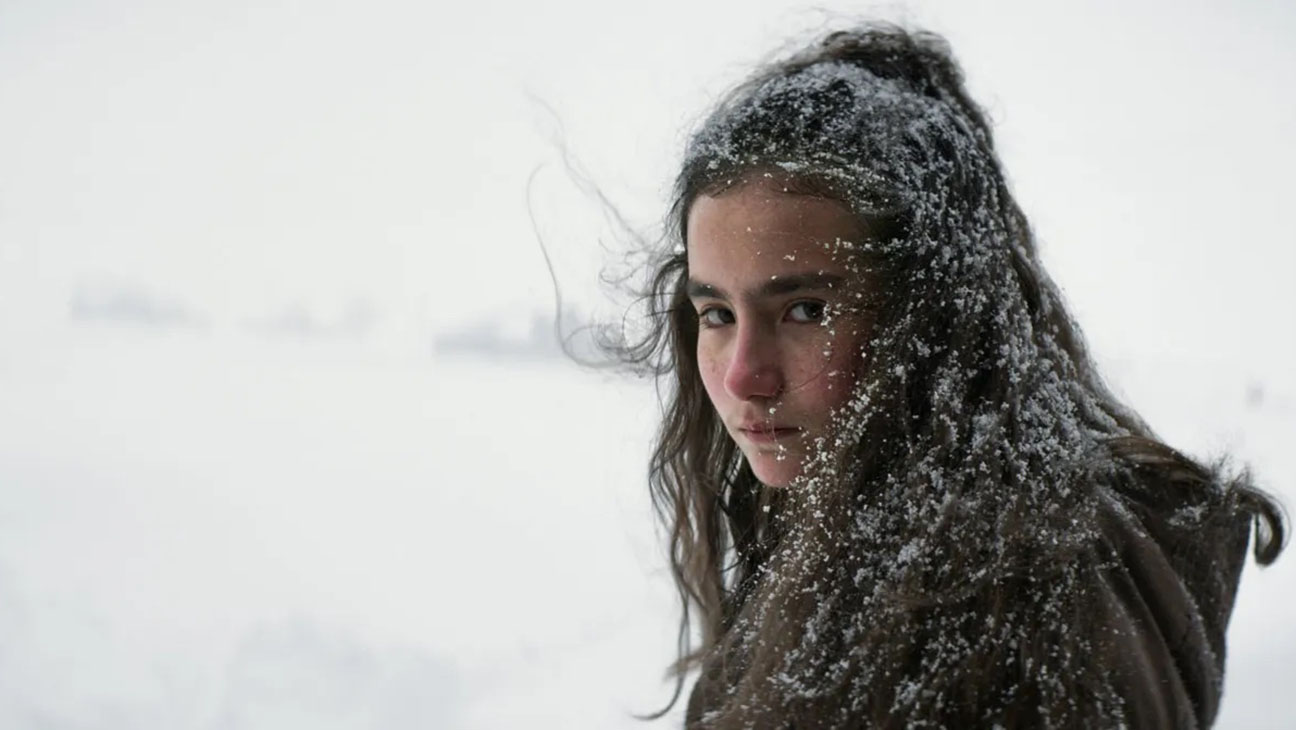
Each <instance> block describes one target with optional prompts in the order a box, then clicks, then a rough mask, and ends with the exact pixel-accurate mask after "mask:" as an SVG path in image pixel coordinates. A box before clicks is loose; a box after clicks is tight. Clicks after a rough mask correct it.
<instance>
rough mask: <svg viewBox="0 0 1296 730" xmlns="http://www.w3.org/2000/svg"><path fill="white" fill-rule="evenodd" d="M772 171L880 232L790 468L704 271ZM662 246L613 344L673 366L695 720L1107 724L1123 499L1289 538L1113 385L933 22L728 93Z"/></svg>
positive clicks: (626, 353) (679, 567)
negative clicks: (702, 236) (823, 430)
mask: <svg viewBox="0 0 1296 730" xmlns="http://www.w3.org/2000/svg"><path fill="white" fill-rule="evenodd" d="M759 170H777V171H780V174H782V175H784V176H785V177H787V178H788V179H790V180H793V181H797V183H798V184H800V185H803V186H805V187H807V188H810V189H813V190H814V191H816V192H817V193H818V194H823V195H827V196H831V197H834V198H836V199H838V200H840V201H842V202H844V203H846V204H847V205H849V206H850V207H851V209H852V210H853V211H855V213H856V214H857V215H858V216H859V217H860V218H861V220H862V221H864V222H865V223H866V226H865V227H866V229H867V230H869V231H871V232H873V233H874V234H875V235H874V236H873V238H872V239H871V240H870V241H868V242H867V244H866V245H865V246H864V248H865V249H866V253H867V254H868V256H869V257H870V260H872V261H875V262H876V266H873V267H870V269H871V270H870V274H869V276H870V279H869V282H868V283H869V285H870V286H869V289H870V290H871V291H873V292H875V301H872V302H870V305H871V306H874V307H876V309H877V312H878V316H877V318H876V322H875V324H874V329H873V333H872V335H871V337H870V338H869V340H868V343H867V345H866V346H865V348H866V354H867V358H866V360H865V365H864V368H863V371H862V372H861V373H860V374H859V378H858V384H857V386H856V390H855V393H854V398H853V399H852V401H851V403H849V404H848V405H847V406H846V407H844V408H843V409H841V412H840V413H837V414H835V416H834V417H835V419H836V420H835V429H834V433H835V438H833V439H832V440H831V442H830V443H823V444H821V447H822V448H820V449H819V450H818V453H817V454H816V456H814V457H813V458H811V459H810V460H809V461H808V462H807V463H806V464H805V465H804V473H803V476H802V477H801V478H800V479H799V480H798V481H797V482H796V483H795V484H794V485H793V486H792V487H790V488H787V489H779V490H776V489H770V488H766V487H764V486H763V485H761V484H760V483H759V481H758V480H757V479H756V478H755V476H754V475H753V473H752V471H751V469H750V468H749V467H748V466H747V464H746V463H745V462H744V460H743V458H742V455H741V453H740V452H739V450H738V449H737V447H736V446H735V444H734V442H733V441H732V440H731V439H730V438H729V436H728V435H727V434H726V432H725V430H724V427H723V425H722V424H721V422H720V420H719V419H718V417H717V415H716V413H715V411H714V409H713V408H712V406H711V404H710V402H709V401H708V399H707V395H706V393H705V391H704V390H703V387H702V383H701V378H700V376H699V371H698V362H697V355H696V347H697V335H698V329H697V317H696V314H695V313H694V312H693V309H692V307H691V306H690V304H689V301H688V299H687V297H686V294H685V282H686V280H687V278H688V259H687V255H686V250H687V245H688V242H687V240H685V235H684V234H685V231H686V230H687V226H686V225H685V224H686V221H687V217H688V213H689V208H690V205H691V204H692V202H693V201H694V200H695V199H696V198H697V197H698V196H699V195H701V194H714V193H716V192H717V191H719V190H722V189H723V188H725V187H726V186H729V185H733V184H735V183H736V181H740V180H741V179H743V177H744V176H745V175H749V174H751V172H752V171H759ZM650 270H651V276H650V279H649V280H648V282H647V284H646V295H645V297H644V299H643V302H644V303H646V304H647V306H648V308H649V311H650V314H651V315H652V316H651V317H650V319H649V322H650V327H649V330H648V331H647V332H646V333H645V334H643V335H642V336H641V337H638V338H632V339H630V340H628V341H627V340H626V339H621V340H620V341H618V342H615V343H613V344H611V345H610V347H611V348H612V349H613V350H614V352H615V353H616V355H617V356H618V357H619V358H620V359H621V360H622V361H623V362H626V363H629V364H631V365H634V366H636V367H640V368H643V369H645V370H648V371H650V372H652V373H654V374H656V375H657V376H659V378H660V380H659V382H660V383H661V384H662V385H663V386H664V387H663V390H662V394H663V407H664V413H663V419H662V423H661V426H660V429H659V431H658V436H657V440H656V443H655V447H654V449H653V451H652V456H651V460H650V464H649V482H650V485H651V489H652V496H653V501H654V505H655V508H656V511H657V515H658V517H659V519H660V521H661V522H662V524H663V526H664V527H665V530H666V534H667V535H668V539H669V548H670V564H671V569H672V571H673V574H674V577H675V583H676V586H677V589H678V592H679V597H680V603H681V606H682V609H683V615H682V618H681V622H680V629H679V636H678V639H679V659H678V661H677V662H676V663H675V665H674V667H673V670H674V671H675V673H676V675H677V684H676V689H675V695H674V697H673V698H672V700H671V703H670V705H674V703H675V702H676V701H678V699H679V696H680V693H681V690H682V687H683V680H684V674H685V673H686V672H688V671H689V670H691V669H695V668H699V667H701V668H703V669H704V676H703V677H702V678H701V679H700V680H699V683H700V684H699V691H698V692H695V706H694V707H693V708H691V712H690V715H691V718H692V719H691V722H693V723H695V724H698V725H701V726H705V727H715V728H738V727H751V726H757V727H798V728H806V727H851V726H856V725H867V726H877V727H893V726H895V727H898V726H910V727H918V726H923V725H924V724H925V723H926V724H930V725H937V726H944V725H955V726H966V725H970V724H976V725H986V724H989V723H991V722H999V723H1002V724H1005V725H1010V726H1011V725H1017V724H1025V725H1047V726H1072V725H1077V726H1078V725H1084V724H1092V723H1095V722H1098V723H1100V724H1108V723H1111V722H1114V721H1116V720H1118V719H1119V718H1120V717H1121V716H1122V715H1121V713H1122V710H1121V703H1120V699H1119V697H1117V696H1116V694H1115V693H1114V690H1113V689H1112V687H1111V686H1110V682H1109V680H1108V679H1107V677H1106V676H1104V668H1103V667H1101V666H1095V665H1094V662H1092V661H1090V658H1091V655H1092V654H1093V653H1094V652H1096V651H1101V650H1102V649H1103V647H1096V646H1094V645H1093V642H1095V641H1101V639H1099V638H1095V637H1096V636H1098V635H1099V632H1097V631H1093V630H1091V629H1093V628H1094V627H1093V626H1091V624H1090V622H1092V621H1094V620H1095V618H1094V612H1093V611H1092V597H1091V595H1090V594H1091V590H1090V586H1091V585H1093V584H1095V583H1096V582H1097V581H1098V580H1099V574H1100V572H1101V570H1102V569H1103V567H1104V566H1105V565H1108V564H1110V562H1111V561H1112V560H1113V559H1114V558H1113V556H1111V555H1107V554H1103V552H1102V549H1101V547H1100V545H1101V542H1100V541H1099V540H1098V539H1097V537H1098V536H1099V535H1100V533H1101V532H1102V530H1103V521H1102V517H1101V513H1102V512H1103V510H1104V509H1111V507H1110V504H1109V503H1114V502H1117V501H1120V500H1122V499H1123V500H1127V501H1128V500H1133V499H1135V498H1138V499H1139V500H1142V503H1147V502H1148V501H1152V502H1155V501H1157V500H1161V501H1164V502H1165V503H1166V504H1172V505H1174V506H1176V507H1178V508H1179V509H1180V512H1179V513H1178V514H1179V516H1178V517H1177V518H1176V519H1178V520H1179V521H1178V522H1177V523H1176V524H1177V526H1178V527H1179V528H1180V529H1183V530H1185V531H1187V532H1188V533H1193V534H1196V535H1199V536H1200V537H1201V539H1211V537H1212V536H1216V535H1218V536H1221V539H1224V537H1227V536H1229V535H1235V534H1238V528H1239V526H1241V528H1240V529H1241V530H1242V533H1241V534H1242V535H1243V537H1244V538H1245V530H1246V521H1247V520H1254V521H1255V524H1256V526H1257V539H1256V541H1255V545H1254V554H1255V558H1256V560H1257V561H1258V562H1259V563H1261V564H1268V563H1270V562H1271V561H1273V560H1274V559H1275V558H1276V557H1277V555H1278V553H1279V552H1280V551H1281V549H1282V545H1283V541H1284V533H1285V525H1284V519H1283V515H1282V513H1281V511H1280V509H1279V507H1278V505H1277V504H1276V503H1275V502H1274V501H1273V500H1272V498H1270V497H1269V496H1267V495H1266V494H1264V493H1263V492H1261V491H1259V490H1257V489H1256V488H1254V487H1253V486H1252V485H1251V483H1250V479H1249V477H1248V475H1247V474H1246V473H1245V472H1244V473H1242V474H1238V475H1233V476H1228V475H1227V474H1226V473H1225V471H1224V470H1223V468H1222V466H1221V465H1219V464H1215V465H1203V464H1201V463H1198V462H1197V461H1194V460H1192V459H1190V458H1188V457H1186V456H1183V455H1182V454H1180V453H1178V452H1176V451H1174V450H1173V449H1171V448H1169V447H1168V446H1166V445H1165V444H1163V443H1161V442H1160V441H1159V440H1158V439H1157V438H1156V436H1155V435H1154V434H1153V432H1152V431H1151V430H1150V429H1149V428H1148V426H1147V425H1146V424H1145V423H1144V422H1143V421H1142V420H1141V419H1140V418H1139V417H1138V415H1137V414H1135V413H1134V412H1133V411H1132V410H1130V409H1129V408H1127V407H1125V406H1124V405H1122V404H1121V403H1120V402H1119V401H1118V400H1117V399H1116V398H1115V397H1114V396H1113V394H1112V393H1111V391H1110V390H1109V389H1108V388H1107V386H1106V385H1105V384H1104V383H1103V381H1102V379H1101V378H1100V376H1099V375H1098V373H1097V371H1096V369H1095V367H1094V365H1093V362H1092V360H1091V359H1090V357H1089V355H1088V353H1087V352H1086V350H1085V346H1084V343H1083V340H1082V338H1081V335H1080V332H1079V329H1078V328H1077V327H1076V325H1075V323H1074V322H1073V321H1072V320H1071V318H1070V316H1069V315H1068V314H1067V312H1066V310H1065V308H1064V306H1063V302H1062V300H1061V297H1060V296H1059V293H1058V291H1057V289H1056V287H1055V286H1054V284H1053V283H1052V281H1051V280H1050V279H1049V277H1048V275H1047V274H1046V273H1045V272H1044V271H1043V269H1042V268H1041V266H1040V263H1039V260H1038V257H1037V255H1036V251H1035V244H1034V239H1033V236H1032V233H1031V230H1030V228H1029V226H1028V224H1027V221H1026V218H1025V216H1024V215H1023V214H1022V212H1021V210H1020V209H1019V208H1018V206H1017V204H1016V203H1015V201H1014V200H1013V198H1012V196H1011V194H1010V193H1009V190H1008V187H1007V184H1006V183H1005V180H1004V175H1003V172H1002V170H1001V169H1000V165H999V162H998V159H997V156H996V154H995V152H994V148H993V143H992V138H991V133H990V128H989V125H988V124H987V121H986V119H985V117H984V115H983V114H982V112H981V110H980V109H979V108H978V107H977V106H976V104H974V103H973V102H972V100H971V99H970V98H969V97H968V95H967V94H966V92H965V90H964V88H963V80H962V75H961V72H960V70H959V68H958V66H957V65H956V63H955V61H954V60H953V58H952V57H951V55H950V51H949V48H948V46H947V44H946V43H945V42H944V41H943V40H942V39H941V38H939V37H938V36H935V35H932V34H929V33H922V32H916V33H911V32H908V31H905V30H902V29H899V28H895V27H891V26H885V25H870V26H866V27H863V28H859V29H855V30H851V31H847V32H838V33H834V34H831V35H829V36H827V37H826V38H824V39H823V40H822V41H820V42H818V43H816V44H814V45H813V46H811V47H810V48H809V49H807V50H805V51H804V52H802V53H799V54H797V55H794V56H792V57H791V58H789V59H787V60H784V61H780V62H776V63H774V64H772V65H770V66H768V67H767V68H765V69H764V70H762V71H761V72H759V73H758V74H756V75H755V76H754V77H753V78H752V79H750V80H749V81H748V82H746V83H744V84H743V85H741V86H739V87H738V88H737V89H735V90H734V91H733V92H732V93H730V94H729V95H728V96H727V97H725V98H724V99H723V100H722V101H721V103H720V104H719V105H718V106H717V108H716V109H715V110H714V112H713V113H712V114H711V116H710V117H709V118H708V119H707V120H706V121H705V122H704V123H703V124H702V125H701V128H700V129H699V130H698V131H697V133H696V134H695V135H694V136H693V138H692V140H691V142H690V144H689V146H688V148H687V150H686V154H685V161H684V164H683V169H682V171H681V173H680V175H679V177H678V179H677V181H676V186H675V197H674V205H673V208H672V210H671V214H670V222H669V231H668V235H667V237H666V244H665V245H664V246H663V247H662V248H661V249H659V250H658V251H656V252H655V253H654V258H653V261H652V264H651V267H650ZM1113 495H1115V496H1113ZM1105 505H1106V506H1105ZM1182 567H1184V569H1185V570H1186V571H1191V570H1192V569H1194V568H1193V566H1187V565H1185V566H1182ZM1210 569H1211V568H1210V566H1206V568H1205V570H1210ZM1195 570H1197V571H1199V572H1200V571H1202V570H1203V568H1202V567H1200V566H1197V567H1196V568H1195ZM1233 579H1234V580H1235V579H1236V574H1234V576H1233ZM1210 580H1211V577H1210V576H1209V575H1206V574H1204V573H1203V574H1202V575H1201V576H1198V577H1193V576H1191V575H1188V576H1186V577H1185V582H1188V583H1190V584H1192V586H1195V585H1197V583H1198V582H1200V581H1207V582H1208V581H1210ZM1205 593H1206V591H1204V590H1203V595H1205ZM1225 616H1227V614H1225ZM1212 629H1213V630H1216V631H1217V633H1218V634H1219V635H1221V636H1222V632H1223V627H1222V626H1216V627H1212ZM695 631H696V633H697V634H698V638H699V639H700V641H698V642H697V643H696V644H695V643H694V641H693V636H694V632H695ZM1221 661H1222V660H1221ZM704 687H705V689H703V688H704ZM667 709H669V706H668V707H667ZM665 711H666V710H663V711H662V712H663V713H664V712H665ZM1208 714H1213V708H1212V709H1211V710H1209V711H1208ZM659 715H660V713H659V714H658V715H656V716H659ZM1208 721H1209V720H1208Z"/></svg>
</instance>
